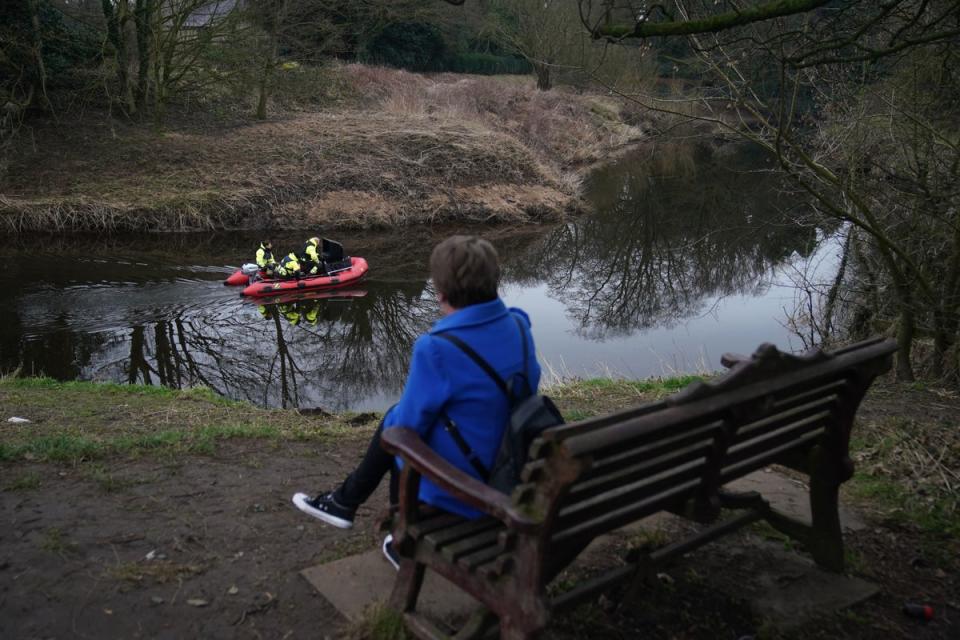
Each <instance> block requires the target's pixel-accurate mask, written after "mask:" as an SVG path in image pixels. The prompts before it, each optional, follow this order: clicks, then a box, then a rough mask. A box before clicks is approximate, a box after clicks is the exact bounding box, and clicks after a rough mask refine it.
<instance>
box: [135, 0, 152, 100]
mask: <svg viewBox="0 0 960 640" xmlns="http://www.w3.org/2000/svg"><path fill="white" fill-rule="evenodd" d="M155 1H156V0H136V5H135V6H134V10H133V20H134V24H135V25H136V28H137V83H136V90H135V91H134V102H135V104H136V106H137V107H138V108H141V109H142V108H143V107H144V106H146V104H147V96H148V94H149V91H148V85H149V83H150V76H149V73H150V49H151V40H152V39H153V22H152V21H153V8H154V7H153V5H154V2H155Z"/></svg>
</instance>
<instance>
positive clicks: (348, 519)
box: [293, 493, 356, 529]
mask: <svg viewBox="0 0 960 640" xmlns="http://www.w3.org/2000/svg"><path fill="white" fill-rule="evenodd" d="M293 504H295V505H296V506H297V509H300V511H303V512H304V513H306V514H308V515H311V516H313V517H314V518H316V519H317V520H323V521H324V522H326V523H327V524H332V525H333V526H335V527H339V528H340V529H349V528H351V527H352V526H353V516H354V515H355V514H356V509H349V508H347V507H344V506H343V505H340V504H338V503H337V501H336V500H334V499H333V493H321V494H320V495H318V496H317V497H316V498H311V497H310V496H308V495H307V494H305V493H298V494H296V495H294V496H293Z"/></svg>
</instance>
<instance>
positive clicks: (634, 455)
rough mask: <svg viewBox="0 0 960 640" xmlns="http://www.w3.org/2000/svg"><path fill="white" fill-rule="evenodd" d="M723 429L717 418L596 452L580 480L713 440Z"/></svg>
mask: <svg viewBox="0 0 960 640" xmlns="http://www.w3.org/2000/svg"><path fill="white" fill-rule="evenodd" d="M722 429H723V421H722V420H717V421H714V422H710V423H707V424H705V425H701V426H699V427H696V428H694V429H690V430H688V431H683V430H678V432H669V433H666V434H664V437H663V438H662V439H661V440H656V441H653V442H649V443H644V444H641V445H638V446H629V445H627V444H624V446H623V447H620V448H618V449H617V450H614V451H612V452H610V453H609V454H608V455H606V456H601V455H600V454H599V453H595V454H594V455H593V456H591V458H592V461H593V463H592V465H591V466H590V469H589V470H588V471H587V473H585V474H584V476H583V477H582V478H581V479H580V480H579V481H578V482H583V481H584V480H587V479H589V478H592V477H594V476H599V475H607V474H609V473H611V472H613V471H616V470H618V469H622V468H625V467H629V466H631V465H633V464H635V463H636V462H638V461H642V460H649V459H650V458H655V457H657V456H660V455H663V454H664V453H667V452H669V451H673V450H676V449H678V448H686V447H688V446H690V445H691V444H694V443H697V442H702V441H704V440H713V439H714V438H715V437H716V436H717V434H718V433H719V432H720V431H721V430H722Z"/></svg>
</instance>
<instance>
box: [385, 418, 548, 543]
mask: <svg viewBox="0 0 960 640" xmlns="http://www.w3.org/2000/svg"><path fill="white" fill-rule="evenodd" d="M381 446H383V449H384V450H385V451H386V452H387V453H389V454H391V455H395V456H399V457H400V458H402V459H403V463H404V464H408V465H410V466H411V467H413V468H414V469H416V470H417V472H418V473H420V474H421V475H423V476H424V477H426V478H429V479H430V481H431V482H433V483H434V484H435V485H437V486H438V487H440V488H442V489H444V490H445V491H448V492H449V493H450V494H451V495H453V496H454V497H455V498H456V499H457V500H460V501H461V502H463V503H464V504H467V505H469V506H471V507H473V508H475V509H478V510H480V511H483V512H484V513H486V514H488V515H490V516H493V517H494V518H497V519H498V520H500V521H501V522H503V523H504V524H506V525H507V526H508V527H509V528H511V529H514V530H516V531H520V532H523V533H531V532H533V531H535V530H536V529H538V528H539V527H540V522H538V521H537V520H534V519H532V518H530V517H528V516H526V515H524V514H522V513H520V512H519V511H517V509H516V507H514V505H513V501H512V500H511V499H510V496H508V495H506V494H503V493H501V492H499V491H497V490H496V489H494V488H492V487H489V486H487V485H486V484H484V483H482V482H480V481H479V480H477V479H476V478H474V477H473V476H471V475H468V474H466V473H464V472H463V471H461V470H460V469H458V468H456V467H455V466H453V465H452V464H450V463H449V462H448V461H446V460H445V459H443V458H441V457H440V456H439V455H438V454H437V453H436V452H435V451H434V450H433V449H431V448H430V447H429V446H427V443H426V442H424V441H423V440H422V439H421V438H420V434H418V433H417V432H416V431H414V430H413V429H408V428H406V427H390V428H389V429H384V430H383V434H382V435H381Z"/></svg>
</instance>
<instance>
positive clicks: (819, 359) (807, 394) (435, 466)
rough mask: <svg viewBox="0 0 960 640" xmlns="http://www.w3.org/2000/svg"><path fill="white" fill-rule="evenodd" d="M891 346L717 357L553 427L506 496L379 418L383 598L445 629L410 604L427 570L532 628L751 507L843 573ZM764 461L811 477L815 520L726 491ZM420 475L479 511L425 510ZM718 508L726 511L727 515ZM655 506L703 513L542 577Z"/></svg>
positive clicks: (519, 628)
mask: <svg viewBox="0 0 960 640" xmlns="http://www.w3.org/2000/svg"><path fill="white" fill-rule="evenodd" d="M895 350H896V343H895V342H894V341H892V340H882V339H875V340H870V341H866V342H861V343H859V344H855V345H852V346H849V347H846V348H843V349H839V350H837V351H835V352H833V353H829V354H828V353H823V352H819V351H817V352H813V353H810V354H807V355H805V356H793V355H788V354H784V353H781V352H779V351H777V349H776V348H775V347H773V346H772V345H768V344H765V345H761V346H760V348H759V349H758V350H757V351H756V353H755V354H754V355H753V356H752V357H751V358H744V357H739V356H729V355H727V356H724V359H723V363H724V366H726V367H728V368H729V369H730V371H729V372H728V373H727V374H726V375H724V376H723V377H721V378H718V379H716V380H714V381H710V382H698V383H694V384H692V385H690V386H688V387H687V388H686V389H684V390H683V391H681V392H679V393H678V394H676V395H674V396H672V397H669V398H667V399H665V400H662V401H659V402H654V403H650V404H645V405H641V406H637V407H634V408H630V409H627V410H624V411H620V412H617V413H613V414H610V415H605V416H600V417H596V418H591V419H588V420H583V421H580V422H576V423H572V424H567V425H562V426H559V427H555V428H553V429H550V430H548V431H547V432H545V433H544V434H543V436H542V437H541V438H538V439H537V441H536V442H534V444H533V446H532V447H531V450H530V455H529V460H528V462H527V464H526V466H525V467H524V471H523V476H522V483H521V484H520V486H518V487H517V488H516V489H515V490H514V492H513V495H512V496H507V495H504V494H502V493H499V492H497V491H495V490H493V489H491V488H490V487H487V486H486V485H484V484H483V483H481V482H480V481H478V480H475V479H474V478H472V477H470V476H468V475H466V474H465V473H463V472H461V471H459V470H458V469H456V468H455V467H453V466H452V465H450V464H448V463H447V462H445V461H444V460H443V459H442V458H440V457H439V456H437V455H436V454H435V453H434V452H433V451H432V450H431V449H430V448H429V447H428V446H427V445H426V444H425V443H424V442H423V441H422V440H421V439H420V438H419V436H418V435H417V434H416V432H414V431H413V430H410V429H403V428H393V429H388V430H386V431H385V432H384V434H383V446H384V448H385V449H386V450H387V451H389V452H390V453H392V454H394V455H398V456H400V457H402V458H403V460H404V462H405V466H404V470H403V473H402V475H401V478H400V505H399V510H398V511H397V513H396V516H395V518H394V521H393V536H394V540H395V544H396V548H397V551H398V553H399V554H400V555H401V557H402V561H401V566H400V571H399V574H398V576H397V581H396V583H395V585H394V588H393V592H392V594H391V599H390V606H391V607H392V608H394V609H397V610H399V611H402V612H404V615H405V620H406V623H407V625H408V627H409V628H410V629H411V630H412V631H413V632H414V633H416V634H417V635H418V636H419V637H421V638H441V637H446V636H445V634H443V633H442V632H441V631H440V630H439V629H438V628H437V627H436V626H435V625H434V624H433V623H431V622H430V621H429V620H427V619H426V618H425V617H423V616H422V615H419V614H418V613H417V611H416V602H417V596H418V594H419V591H420V586H421V584H422V581H423V576H424V571H425V569H426V568H428V567H429V568H430V569H431V570H433V571H435V572H437V573H438V574H440V575H442V576H443V577H445V578H446V579H448V580H449V581H450V582H452V583H453V584H455V585H457V586H458V587H460V588H461V589H463V590H465V591H466V592H468V593H470V594H471V595H472V596H473V597H475V598H476V599H477V600H479V601H480V602H481V603H483V604H484V605H485V606H486V607H487V608H488V609H489V611H490V612H492V613H493V614H495V616H496V618H497V619H498V620H499V625H500V634H501V635H500V637H501V638H502V639H504V640H507V639H514V638H531V637H533V636H534V635H535V634H536V633H537V632H538V631H540V630H541V629H543V627H544V626H546V624H547V622H548V619H549V617H550V614H551V612H552V611H559V610H563V609H564V608H567V607H569V606H570V605H571V604H574V603H576V602H578V601H581V600H583V599H585V598H589V597H591V596H595V595H597V594H598V593H599V592H600V591H601V590H603V589H606V588H608V587H610V586H612V585H614V584H615V583H617V582H620V581H624V580H628V579H632V578H635V576H637V575H638V572H639V571H641V570H642V571H647V570H650V569H653V568H655V567H656V566H657V565H660V564H662V563H665V562H668V561H669V560H671V559H672V558H676V557H677V556H679V555H682V554H684V553H687V552H689V551H691V550H693V549H695V548H696V547H699V546H700V545H703V544H705V543H707V542H709V541H711V540H715V539H717V538H719V537H720V536H722V535H724V534H726V533H730V532H732V531H735V530H736V529H738V528H740V527H742V526H744V525H746V524H749V523H751V522H754V521H756V520H760V519H763V520H766V521H767V522H769V523H770V525H772V526H773V527H774V528H776V529H777V530H779V531H781V532H783V533H784V534H786V535H789V536H790V537H792V538H794V539H796V540H798V541H800V542H801V543H802V544H803V546H804V547H805V548H806V549H807V550H808V551H809V552H810V553H811V554H812V556H813V558H814V560H815V561H816V562H817V563H818V564H819V565H820V566H822V567H824V568H826V569H829V570H832V571H838V572H839V571H842V570H843V566H844V552H843V539H842V535H841V528H840V518H839V514H838V504H837V493H838V490H839V487H840V484H841V483H843V482H844V481H846V480H848V479H849V478H850V477H851V476H852V474H853V463H852V462H851V460H850V457H849V455H848V444H849V440H850V429H851V427H852V425H853V419H854V414H855V412H856V410H857V407H858V405H859V403H860V401H861V399H862V398H863V396H864V394H865V393H866V391H867V389H868V388H869V386H870V384H871V383H872V382H873V380H874V378H875V377H876V376H877V375H879V374H881V373H883V372H885V371H886V370H887V369H889V367H890V362H891V354H892V353H893V352H894V351H895ZM771 464H780V465H784V466H786V467H789V468H791V469H795V470H797V471H800V472H803V473H805V474H807V475H809V477H810V506H811V511H812V523H810V524H808V523H805V522H801V521H798V520H795V519H792V518H789V517H787V516H786V515H784V514H782V513H779V512H777V511H776V510H774V509H772V508H771V507H770V505H769V504H768V503H767V502H766V501H765V500H764V499H763V497H762V496H760V495H759V494H757V493H755V492H751V493H749V494H734V493H732V492H730V491H728V490H726V489H724V485H725V484H727V483H729V482H730V481H732V480H736V479H737V478H740V477H742V476H745V475H746V474H748V473H750V472H752V471H755V470H757V469H761V468H763V467H766V466H768V465H771ZM421 475H423V476H426V477H428V478H430V479H431V480H432V481H433V482H435V483H436V484H437V485H439V486H441V487H443V488H445V489H446V490H447V491H449V492H450V493H451V494H452V495H455V496H457V497H458V498H459V499H460V500H462V501H463V502H464V503H466V504H469V505H471V506H473V507H476V508H477V509H479V510H481V511H483V512H484V513H486V514H488V516H487V517H483V518H480V519H477V520H466V519H463V518H460V517H458V516H454V515H450V514H446V513H438V512H436V511H435V510H431V509H430V508H427V507H423V506H422V505H420V504H419V503H418V500H417V495H418V488H419V482H420V478H421ZM722 509H734V510H735V511H734V514H735V515H733V516H725V518H724V519H722V520H721V519H720V514H721V510H722ZM660 511H669V512H672V513H675V514H679V515H682V516H685V517H688V518H691V519H694V520H696V521H698V522H701V523H705V524H706V525H707V526H706V527H705V528H703V529H701V530H700V531H699V532H698V533H697V534H696V535H693V536H692V537H690V538H687V539H684V540H678V541H676V542H673V543H672V544H669V545H667V546H665V547H663V548H660V549H657V550H654V551H652V552H647V553H644V554H642V557H639V558H635V559H632V560H635V561H631V562H628V563H626V564H625V565H623V566H621V567H618V568H616V569H614V570H612V571H610V572H609V573H607V574H605V575H602V576H599V577H597V578H594V579H591V580H589V581H587V582H584V583H582V584H579V585H577V586H576V587H574V588H573V589H571V590H569V591H567V592H564V593H562V594H560V595H557V596H555V597H549V596H548V594H547V586H548V584H549V583H550V581H551V580H552V579H553V578H554V577H555V576H556V575H557V574H558V573H559V572H560V571H561V570H562V569H563V568H564V567H566V566H567V565H569V564H570V563H571V562H572V561H573V560H574V559H575V558H576V556H577V555H578V554H579V553H580V552H581V551H582V550H583V549H584V548H585V547H586V545H587V544H588V543H589V542H590V541H591V540H593V539H594V538H596V537H597V536H600V535H602V534H605V533H608V532H610V531H612V530H614V529H617V528H619V527H622V526H624V525H627V524H630V523H632V522H635V521H637V520H640V519H641V518H644V517H646V516H649V515H651V514H654V513H657V512H660ZM474 624H475V625H476V628H471V629H464V630H462V631H461V633H459V634H457V637H468V636H469V635H470V633H472V632H474V631H479V629H480V627H481V626H482V625H481V621H480V620H478V619H477V618H474V619H472V622H471V624H470V625H468V626H472V625H474Z"/></svg>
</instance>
